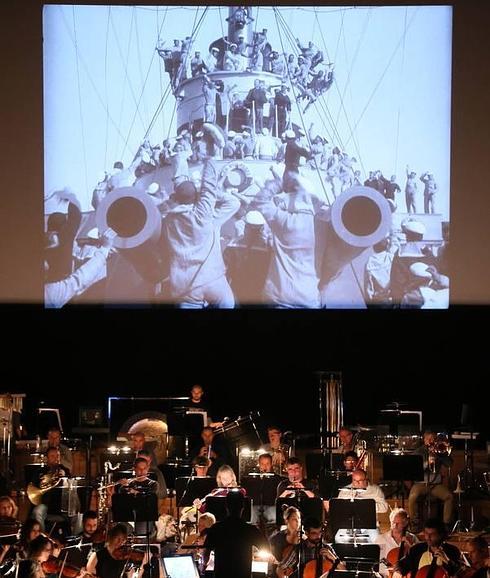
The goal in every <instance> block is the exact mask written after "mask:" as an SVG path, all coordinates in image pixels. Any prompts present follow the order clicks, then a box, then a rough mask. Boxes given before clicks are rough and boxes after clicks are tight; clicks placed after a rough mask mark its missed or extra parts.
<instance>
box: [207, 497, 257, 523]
mask: <svg viewBox="0 0 490 578" xmlns="http://www.w3.org/2000/svg"><path fill="white" fill-rule="evenodd" d="M243 501H244V504H243V510H242V515H241V516H240V518H241V519H242V520H243V521H245V522H249V521H250V517H251V514H252V500H251V499H250V498H249V497H248V496H245V497H244V499H243ZM206 512H209V513H210V514H214V516H215V518H216V521H217V522H221V520H224V519H225V518H227V517H228V509H227V507H226V496H209V497H207V498H206Z"/></svg>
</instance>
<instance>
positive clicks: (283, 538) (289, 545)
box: [270, 506, 301, 575]
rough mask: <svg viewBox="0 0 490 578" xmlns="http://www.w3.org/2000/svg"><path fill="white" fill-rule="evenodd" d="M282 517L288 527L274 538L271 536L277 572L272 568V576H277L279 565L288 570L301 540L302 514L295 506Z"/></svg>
mask: <svg viewBox="0 0 490 578" xmlns="http://www.w3.org/2000/svg"><path fill="white" fill-rule="evenodd" d="M282 516H283V518H284V522H285V524H286V527H285V528H284V529H282V530H280V531H279V532H277V533H276V534H274V535H273V536H271V539H270V544H271V551H272V554H273V556H274V558H275V561H276V562H275V565H274V567H275V570H274V571H272V570H273V569H272V568H271V574H274V575H277V570H278V567H277V566H278V565H279V567H280V568H283V569H286V568H288V567H289V566H290V562H291V560H294V556H295V553H294V548H295V546H297V545H298V544H299V542H300V539H301V512H300V511H299V510H298V508H295V507H294V506H289V508H285V509H284V511H283V513H282Z"/></svg>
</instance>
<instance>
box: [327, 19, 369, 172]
mask: <svg viewBox="0 0 490 578" xmlns="http://www.w3.org/2000/svg"><path fill="white" fill-rule="evenodd" d="M344 15H345V11H343V12H342V20H343V18H344ZM342 26H343V22H342ZM319 30H320V36H321V38H322V43H323V47H324V49H325V52H326V54H327V57H328V59H329V62H331V60H330V57H329V55H328V49H327V44H326V42H325V37H324V35H323V31H322V27H321V26H319ZM339 41H340V36H339ZM334 85H335V88H336V90H337V94H338V96H339V98H340V102H341V105H342V106H343V101H342V97H341V94H340V89H339V86H338V83H337V80H336V79H335V77H334ZM329 96H330V93H327V97H326V99H325V97H324V95H322V96H321V99H322V100H323V101H324V104H325V108H326V109H327V111H329V109H328V99H329ZM343 108H344V114H345V120H346V123H347V126H348V127H349V130H350V131H351V134H352V127H351V123H350V120H349V116H348V114H347V111H346V110H345V107H343ZM329 115H330V118H331V122H332V126H333V127H334V130H335V133H336V135H337V138H338V145H339V146H340V147H341V148H342V150H344V151H345V150H346V148H347V143H344V142H343V139H342V138H341V136H340V133H339V132H338V130H337V125H336V124H335V123H334V121H333V118H332V117H331V113H330V112H329ZM354 149H355V152H356V155H357V156H356V158H357V159H358V161H359V164H360V166H361V168H362V170H363V171H364V170H365V169H364V165H363V162H362V155H361V151H360V148H359V145H358V143H357V141H356V140H355V139H354Z"/></svg>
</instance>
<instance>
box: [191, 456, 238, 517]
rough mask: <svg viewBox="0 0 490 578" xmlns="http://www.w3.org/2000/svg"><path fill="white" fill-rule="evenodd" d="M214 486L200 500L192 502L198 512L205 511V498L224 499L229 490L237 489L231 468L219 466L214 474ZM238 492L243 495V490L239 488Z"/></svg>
mask: <svg viewBox="0 0 490 578" xmlns="http://www.w3.org/2000/svg"><path fill="white" fill-rule="evenodd" d="M216 484H217V487H216V488H214V490H212V491H211V492H210V493H209V494H207V495H206V496H204V498H203V499H202V500H200V499H199V498H196V499H195V500H194V502H193V504H194V506H195V507H196V508H197V509H198V510H199V512H201V513H204V512H205V511H206V498H213V497H216V498H225V497H226V496H227V495H228V492H229V491H230V488H238V482H237V479H236V475H235V472H234V471H233V468H231V467H230V466H228V465H224V466H221V467H220V469H219V470H218V473H217V474H216ZM240 492H241V493H242V494H243V495H245V494H246V491H245V488H240Z"/></svg>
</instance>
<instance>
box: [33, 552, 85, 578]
mask: <svg viewBox="0 0 490 578" xmlns="http://www.w3.org/2000/svg"><path fill="white" fill-rule="evenodd" d="M41 567H42V569H43V572H45V573H46V574H59V573H60V574H59V575H60V576H64V577H65V578H76V576H78V575H79V574H80V571H81V568H78V567H77V566H73V564H65V563H64V560H63V559H62V558H55V557H54V556H50V557H49V558H48V559H47V560H46V561H45V562H41ZM85 576H93V574H88V573H86V574H85ZM94 578H95V577H94Z"/></svg>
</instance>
